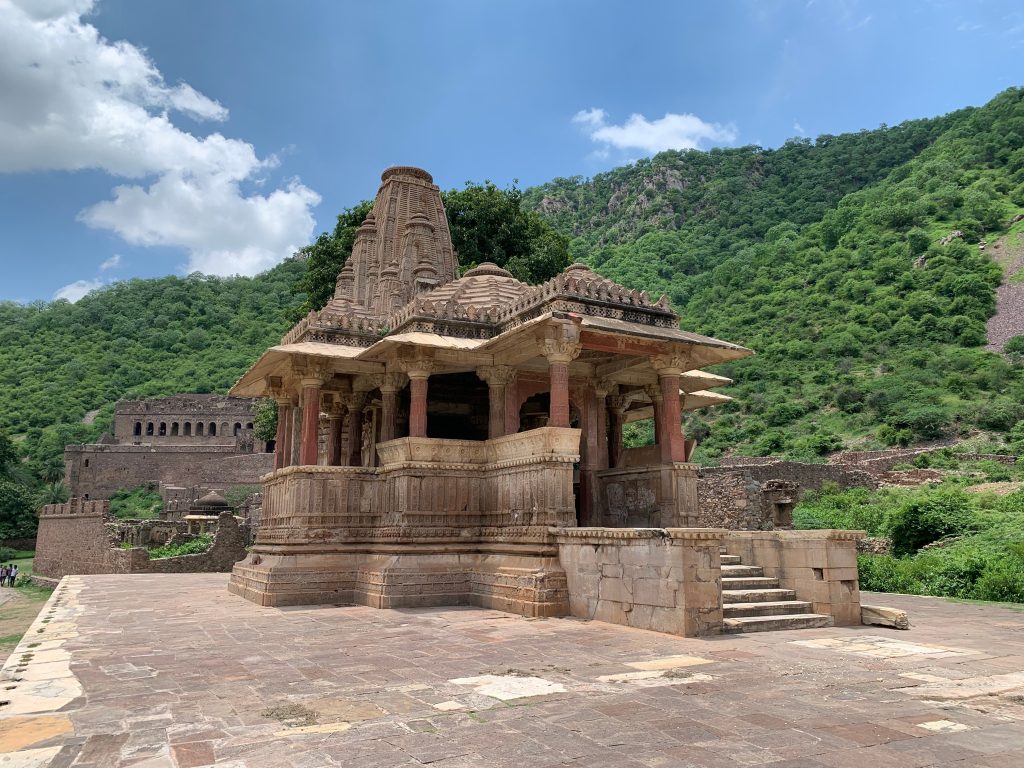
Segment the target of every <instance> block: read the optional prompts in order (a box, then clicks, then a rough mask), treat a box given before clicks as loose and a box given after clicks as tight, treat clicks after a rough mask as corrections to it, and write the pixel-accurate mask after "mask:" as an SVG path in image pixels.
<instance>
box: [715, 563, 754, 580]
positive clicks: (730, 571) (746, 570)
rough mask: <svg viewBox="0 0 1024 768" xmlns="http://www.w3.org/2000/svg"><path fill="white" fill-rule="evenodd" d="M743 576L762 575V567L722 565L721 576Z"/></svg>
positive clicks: (729, 577)
mask: <svg viewBox="0 0 1024 768" xmlns="http://www.w3.org/2000/svg"><path fill="white" fill-rule="evenodd" d="M743 576H764V568H762V567H761V566H759V565H723V566H722V578H728V579H732V578H740V577H743Z"/></svg>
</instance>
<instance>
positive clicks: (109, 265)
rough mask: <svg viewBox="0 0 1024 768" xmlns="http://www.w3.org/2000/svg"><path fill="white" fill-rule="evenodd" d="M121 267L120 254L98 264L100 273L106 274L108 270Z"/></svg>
mask: <svg viewBox="0 0 1024 768" xmlns="http://www.w3.org/2000/svg"><path fill="white" fill-rule="evenodd" d="M119 266H121V254H120V253H115V254H114V255H113V256H111V257H110V258H109V259H107V260H106V261H104V262H103V263H102V264H100V272H106V271H107V270H108V269H115V268H117V267H119Z"/></svg>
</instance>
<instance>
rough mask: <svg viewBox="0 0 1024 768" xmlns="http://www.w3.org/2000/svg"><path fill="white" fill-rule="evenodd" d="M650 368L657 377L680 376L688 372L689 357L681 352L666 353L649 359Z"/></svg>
mask: <svg viewBox="0 0 1024 768" xmlns="http://www.w3.org/2000/svg"><path fill="white" fill-rule="evenodd" d="M651 367H653V368H654V370H656V371H657V372H658V376H659V377H660V376H681V375H683V374H684V373H685V372H686V371H688V370H690V367H691V366H690V356H689V355H688V354H684V353H681V352H668V353H665V354H662V355H654V356H652V357H651Z"/></svg>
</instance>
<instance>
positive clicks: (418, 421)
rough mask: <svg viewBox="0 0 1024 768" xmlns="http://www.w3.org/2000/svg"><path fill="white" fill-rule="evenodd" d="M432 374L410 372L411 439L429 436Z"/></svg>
mask: <svg viewBox="0 0 1024 768" xmlns="http://www.w3.org/2000/svg"><path fill="white" fill-rule="evenodd" d="M429 376H430V374H426V373H423V372H421V371H409V437H426V436H427V379H428V378H429Z"/></svg>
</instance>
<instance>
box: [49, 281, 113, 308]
mask: <svg viewBox="0 0 1024 768" xmlns="http://www.w3.org/2000/svg"><path fill="white" fill-rule="evenodd" d="M102 287H103V281H102V280H76V281H75V282H73V283H68V284H67V285H65V286H64V287H63V288H61V289H60V290H59V291H57V292H56V293H55V294H53V299H54V301H56V300H57V299H67V300H68V301H70V302H71V303H72V304H74V303H75V302H76V301H78V300H79V299H80V298H82V297H83V296H85V295H86V294H87V293H89V292H90V291H95V290H96V289H97V288H102Z"/></svg>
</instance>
